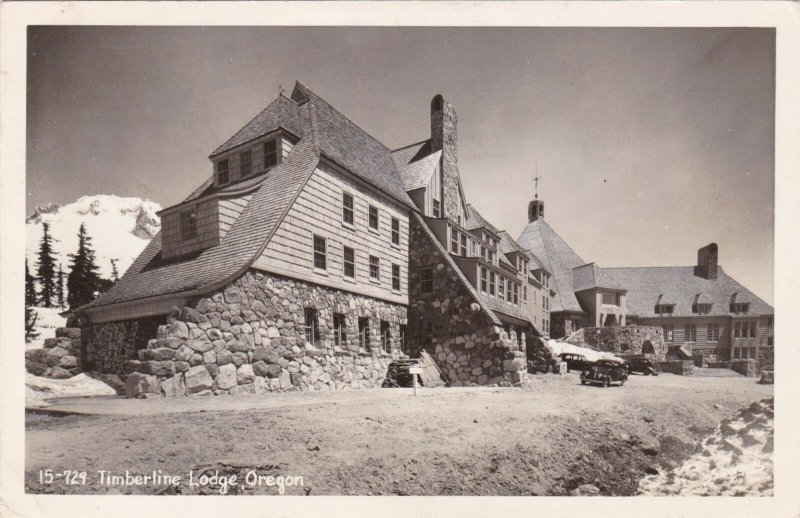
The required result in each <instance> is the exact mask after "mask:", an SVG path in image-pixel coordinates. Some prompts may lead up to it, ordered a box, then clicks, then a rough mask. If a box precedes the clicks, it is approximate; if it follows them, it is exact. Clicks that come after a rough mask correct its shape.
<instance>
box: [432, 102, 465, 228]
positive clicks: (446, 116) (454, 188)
mask: <svg viewBox="0 0 800 518" xmlns="http://www.w3.org/2000/svg"><path fill="white" fill-rule="evenodd" d="M457 124H458V117H456V110H455V109H454V108H453V105H452V104H450V103H449V102H447V99H445V98H444V97H442V95H441V94H439V95H436V96H435V97H434V98H433V99H432V100H431V152H436V151H439V150H441V152H442V192H441V194H440V199H441V201H442V216H443V217H445V218H448V219H451V220H453V221H456V219H457V216H458V215H459V214H461V193H460V192H459V188H458V185H459V181H458V149H457V145H456V144H457V141H458V133H457V129H456V127H457ZM462 223H463V222H462Z"/></svg>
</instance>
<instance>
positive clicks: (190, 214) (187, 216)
mask: <svg viewBox="0 0 800 518" xmlns="http://www.w3.org/2000/svg"><path fill="white" fill-rule="evenodd" d="M196 237H197V211H196V210H195V209H194V207H193V208H191V209H189V210H185V211H183V212H181V241H189V240H191V239H194V238H196Z"/></svg>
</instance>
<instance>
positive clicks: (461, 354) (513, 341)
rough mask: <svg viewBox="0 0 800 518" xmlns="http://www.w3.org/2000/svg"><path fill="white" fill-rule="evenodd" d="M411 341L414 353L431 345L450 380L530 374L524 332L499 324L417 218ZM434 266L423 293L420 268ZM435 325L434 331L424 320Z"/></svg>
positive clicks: (412, 234) (474, 381)
mask: <svg viewBox="0 0 800 518" xmlns="http://www.w3.org/2000/svg"><path fill="white" fill-rule="evenodd" d="M409 239H410V245H409V272H410V276H409V294H410V300H411V304H410V306H409V309H408V330H409V343H410V344H411V354H412V356H414V355H416V354H418V353H419V351H420V350H421V349H425V350H426V351H428V352H429V353H430V354H431V356H432V357H433V359H434V360H436V363H437V365H438V366H439V368H440V369H441V370H442V372H443V373H444V374H445V376H447V378H448V381H449V383H450V385H451V386H464V385H491V384H498V385H514V384H517V383H520V382H521V381H522V380H523V379H524V377H525V375H526V362H525V346H524V340H525V332H524V331H528V332H529V333H530V331H531V330H530V329H524V330H520V331H523V332H522V333H521V334H522V337H523V343H522V344H520V343H518V338H517V329H516V328H515V327H514V326H509V327H508V330H506V329H504V328H503V327H501V326H497V325H495V324H494V323H493V322H492V321H491V320H490V319H489V317H488V316H487V315H486V313H485V312H484V311H483V310H482V309H481V306H480V305H479V304H478V303H477V302H476V301H475V300H474V299H473V297H472V294H471V293H470V292H469V290H468V289H467V287H466V286H465V285H464V284H463V281H462V280H461V279H460V277H459V275H458V272H457V271H456V270H455V269H454V267H453V266H452V265H451V264H450V263H449V262H448V261H446V260H445V258H444V257H443V256H442V252H440V250H439V248H438V247H437V246H436V245H435V243H434V242H432V241H431V238H430V237H429V236H428V235H427V233H426V232H425V230H424V229H423V228H422V227H421V226H420V225H419V223H418V222H417V221H416V220H415V219H413V218H412V220H411V224H410V228H409ZM427 267H431V268H432V270H433V290H432V291H431V292H429V293H422V290H421V285H420V271H421V269H422V268H427ZM425 325H429V326H430V331H431V332H430V335H429V336H426V335H425V333H424V326H425Z"/></svg>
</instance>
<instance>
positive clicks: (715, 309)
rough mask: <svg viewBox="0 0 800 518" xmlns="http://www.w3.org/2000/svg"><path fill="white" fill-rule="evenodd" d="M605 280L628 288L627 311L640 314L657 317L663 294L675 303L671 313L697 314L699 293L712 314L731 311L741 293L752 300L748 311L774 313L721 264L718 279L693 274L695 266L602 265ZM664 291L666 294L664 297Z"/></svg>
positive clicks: (666, 300)
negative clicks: (735, 294)
mask: <svg viewBox="0 0 800 518" xmlns="http://www.w3.org/2000/svg"><path fill="white" fill-rule="evenodd" d="M600 272H601V277H602V278H603V279H604V280H605V281H606V282H611V283H615V284H618V285H623V286H625V287H626V288H627V289H628V293H627V296H626V298H625V304H626V305H627V308H628V313H629V314H633V315H636V316H639V317H655V316H658V315H656V313H655V306H656V304H657V303H659V302H658V301H659V297H661V300H662V303H663V304H675V307H674V309H673V313H672V314H671V315H670V316H672V317H682V316H697V314H696V313H692V304H694V303H695V300H696V299H698V295H699V296H700V297H699V298H700V300H701V303H705V304H711V312H710V313H709V314H710V315H716V316H724V315H730V314H731V313H730V302H731V296H732V295H733V294H734V293H738V294H739V296H740V297H742V298H743V299H744V300H745V301H746V302H750V311H748V313H747V314H748V315H752V316H757V315H772V314H774V309H773V308H772V306H770V305H769V304H767V303H766V302H764V301H763V300H761V299H760V298H759V297H758V296H756V295H755V294H754V293H752V292H751V291H750V290H748V289H747V288H745V287H744V286H742V285H741V284H739V283H738V282H736V280H735V279H733V278H732V277H730V276H729V275H728V274H726V273H725V271H724V270H723V269H722V267H721V266H720V267H718V270H717V278H716V279H705V278H703V277H699V276H697V275H695V274H694V266H662V267H645V268H601V269H600ZM662 295H663V297H662Z"/></svg>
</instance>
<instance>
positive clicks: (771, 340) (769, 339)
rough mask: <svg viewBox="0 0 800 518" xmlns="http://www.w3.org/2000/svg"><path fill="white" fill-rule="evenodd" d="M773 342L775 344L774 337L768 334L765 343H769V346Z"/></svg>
mask: <svg viewBox="0 0 800 518" xmlns="http://www.w3.org/2000/svg"><path fill="white" fill-rule="evenodd" d="M774 344H775V338H774V337H772V336H768V337H767V345H769V346H770V347H772V346H773V345H774Z"/></svg>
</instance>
